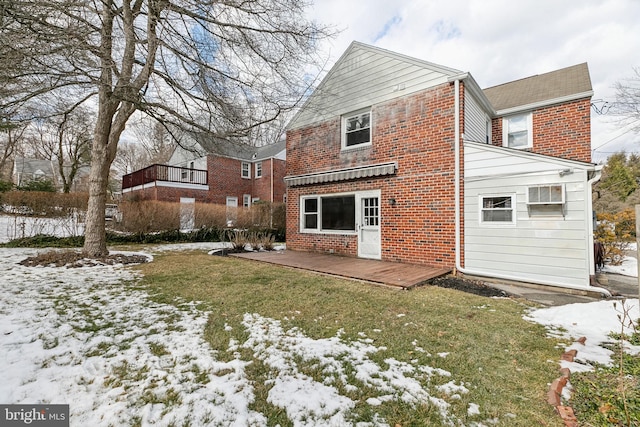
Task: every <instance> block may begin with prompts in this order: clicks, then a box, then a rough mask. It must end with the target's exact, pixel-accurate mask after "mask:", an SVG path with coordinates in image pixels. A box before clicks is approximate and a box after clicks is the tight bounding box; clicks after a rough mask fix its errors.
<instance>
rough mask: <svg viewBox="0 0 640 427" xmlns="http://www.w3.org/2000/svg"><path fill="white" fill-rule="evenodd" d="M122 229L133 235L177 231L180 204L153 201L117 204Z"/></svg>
mask: <svg viewBox="0 0 640 427" xmlns="http://www.w3.org/2000/svg"><path fill="white" fill-rule="evenodd" d="M119 208H120V211H121V212H122V223H121V226H122V228H123V229H124V230H125V231H127V232H130V233H134V234H146V233H151V232H158V231H167V230H178V229H179V228H180V204H179V203H170V202H158V201H153V200H141V201H125V202H121V203H120V204H119Z"/></svg>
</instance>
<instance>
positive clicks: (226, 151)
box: [196, 135, 286, 161]
mask: <svg viewBox="0 0 640 427" xmlns="http://www.w3.org/2000/svg"><path fill="white" fill-rule="evenodd" d="M196 140H197V141H198V143H199V144H200V145H201V146H202V148H203V149H204V150H205V151H206V152H207V153H209V154H218V155H220V156H225V157H232V158H235V159H241V160H249V161H251V160H265V159H269V158H271V157H274V156H276V155H277V154H278V153H280V152H281V151H282V150H284V149H285V148H286V141H285V139H284V138H282V139H281V140H280V141H278V142H276V143H275V144H269V145H264V146H262V147H253V146H251V145H247V144H239V143H234V142H232V141H229V140H225V139H212V138H206V137H203V136H202V135H199V136H197V137H196Z"/></svg>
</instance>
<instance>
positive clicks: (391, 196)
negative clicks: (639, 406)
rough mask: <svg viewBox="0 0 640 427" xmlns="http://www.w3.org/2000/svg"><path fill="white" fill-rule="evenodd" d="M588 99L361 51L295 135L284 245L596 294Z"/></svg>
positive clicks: (534, 82) (565, 79) (297, 122)
mask: <svg viewBox="0 0 640 427" xmlns="http://www.w3.org/2000/svg"><path fill="white" fill-rule="evenodd" d="M592 94H593V92H592V89H591V82H590V79H589V74H588V69H587V66H586V64H581V65H577V66H574V67H569V68H566V69H563V70H557V71H554V72H551V73H548V74H544V75H540V76H534V77H530V78H527V79H523V80H518V81H515V82H511V83H507V84H505V85H500V86H496V87H494V88H489V89H486V90H482V89H480V88H479V86H478V84H477V83H476V82H475V80H474V79H473V77H472V76H471V75H470V74H469V73H463V72H461V71H458V70H455V69H452V68H448V67H443V66H440V65H436V64H432V63H429V62H426V61H422V60H419V59H415V58H411V57H407V56H405V55H400V54H397V53H394V52H390V51H387V50H383V49H379V48H376V47H372V46H368V45H364V44H361V43H357V42H354V43H353V44H352V45H351V46H350V47H349V48H348V49H347V51H346V52H345V53H344V55H343V56H342V57H341V58H340V59H339V60H338V62H337V63H336V65H335V66H334V67H333V68H332V69H331V70H330V72H329V73H328V74H327V76H326V77H325V79H324V80H323V81H322V82H321V84H320V85H319V87H318V88H317V89H316V91H315V92H314V93H313V94H312V95H311V96H310V98H309V99H308V101H307V103H306V104H305V105H304V106H303V108H302V109H301V111H300V112H299V113H298V115H297V116H296V117H295V118H294V119H293V120H292V122H291V123H290V125H289V128H288V131H287V177H286V178H285V180H286V182H287V185H288V189H287V191H288V196H287V197H288V199H287V248H288V249H290V250H302V251H317V252H325V253H338V254H343V255H348V256H357V257H363V258H373V259H382V260H388V261H397V262H405V263H413V264H424V265H433V266H439V267H447V268H451V269H452V270H457V271H461V272H463V273H469V274H473V275H481V276H492V277H499V278H503V279H510V280H520V281H526V282H534V283H541V284H548V285H554V286H564V287H568V288H577V289H583V288H585V287H588V286H590V279H591V277H592V276H593V274H594V267H593V223H592V220H591V185H592V184H593V182H595V180H597V179H598V178H599V167H597V166H596V165H593V164H592V163H589V162H590V138H591V137H590V132H591V131H590V98H591V96H592ZM592 289H593V288H592ZM602 292H603V293H606V291H604V290H602Z"/></svg>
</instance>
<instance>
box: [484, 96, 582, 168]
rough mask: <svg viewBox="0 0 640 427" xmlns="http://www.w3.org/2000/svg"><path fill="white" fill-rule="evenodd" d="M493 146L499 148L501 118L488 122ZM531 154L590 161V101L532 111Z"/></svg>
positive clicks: (500, 141)
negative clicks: (490, 127)
mask: <svg viewBox="0 0 640 427" xmlns="http://www.w3.org/2000/svg"><path fill="white" fill-rule="evenodd" d="M492 127H493V129H492V137H493V144H494V145H498V146H502V118H497V119H494V120H493V122H492ZM529 151H532V152H534V153H539V154H546V155H549V156H554V157H562V158H565V159H570V160H578V161H582V162H590V161H591V101H590V99H589V98H585V99H581V100H577V101H573V102H568V103H565V104H559V105H553V106H550V107H545V108H541V109H538V110H535V111H534V112H533V149H530V150H529Z"/></svg>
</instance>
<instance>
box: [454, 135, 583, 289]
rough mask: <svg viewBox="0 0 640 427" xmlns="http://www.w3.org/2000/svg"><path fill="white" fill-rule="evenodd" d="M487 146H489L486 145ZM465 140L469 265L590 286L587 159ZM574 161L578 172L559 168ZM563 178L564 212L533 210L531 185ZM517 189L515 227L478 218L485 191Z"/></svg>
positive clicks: (524, 278) (530, 278)
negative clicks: (537, 212) (540, 213)
mask: <svg viewBox="0 0 640 427" xmlns="http://www.w3.org/2000/svg"><path fill="white" fill-rule="evenodd" d="M485 147H487V148H485ZM489 147H490V146H486V145H479V144H465V161H464V163H465V182H464V249H465V268H468V269H470V270H481V271H483V272H488V273H493V274H496V275H506V276H510V277H518V278H519V280H522V281H531V282H534V283H535V282H538V281H543V282H549V281H552V282H555V283H557V284H559V285H572V286H584V287H587V286H589V267H590V266H589V261H588V260H589V254H588V252H587V244H588V236H587V232H588V221H591V216H590V212H587V209H586V197H587V195H586V193H585V192H586V190H587V187H588V186H587V185H586V181H587V170H586V167H587V166H588V165H587V164H581V165H582V167H580V166H579V165H578V164H577V162H576V164H572V163H571V162H562V161H556V160H553V159H547V158H544V157H541V156H537V157H536V156H531V155H530V156H514V155H513V154H512V153H513V150H506V149H501V148H498V149H496V147H491V148H489ZM569 166H572V173H569V174H566V175H564V176H562V177H561V176H560V174H559V171H560V170H565V169H567V168H568V167H569ZM554 184H563V185H564V188H565V197H566V199H565V204H564V211H563V212H564V215H555V216H549V217H547V216H544V217H540V216H531V215H530V214H529V210H528V206H527V191H528V188H529V186H533V185H554ZM499 193H512V194H515V215H516V226H515V227H510V228H508V227H491V226H487V224H486V223H485V224H480V223H479V221H478V212H479V208H480V206H479V201H478V200H479V198H480V197H481V196H482V195H483V194H499Z"/></svg>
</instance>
